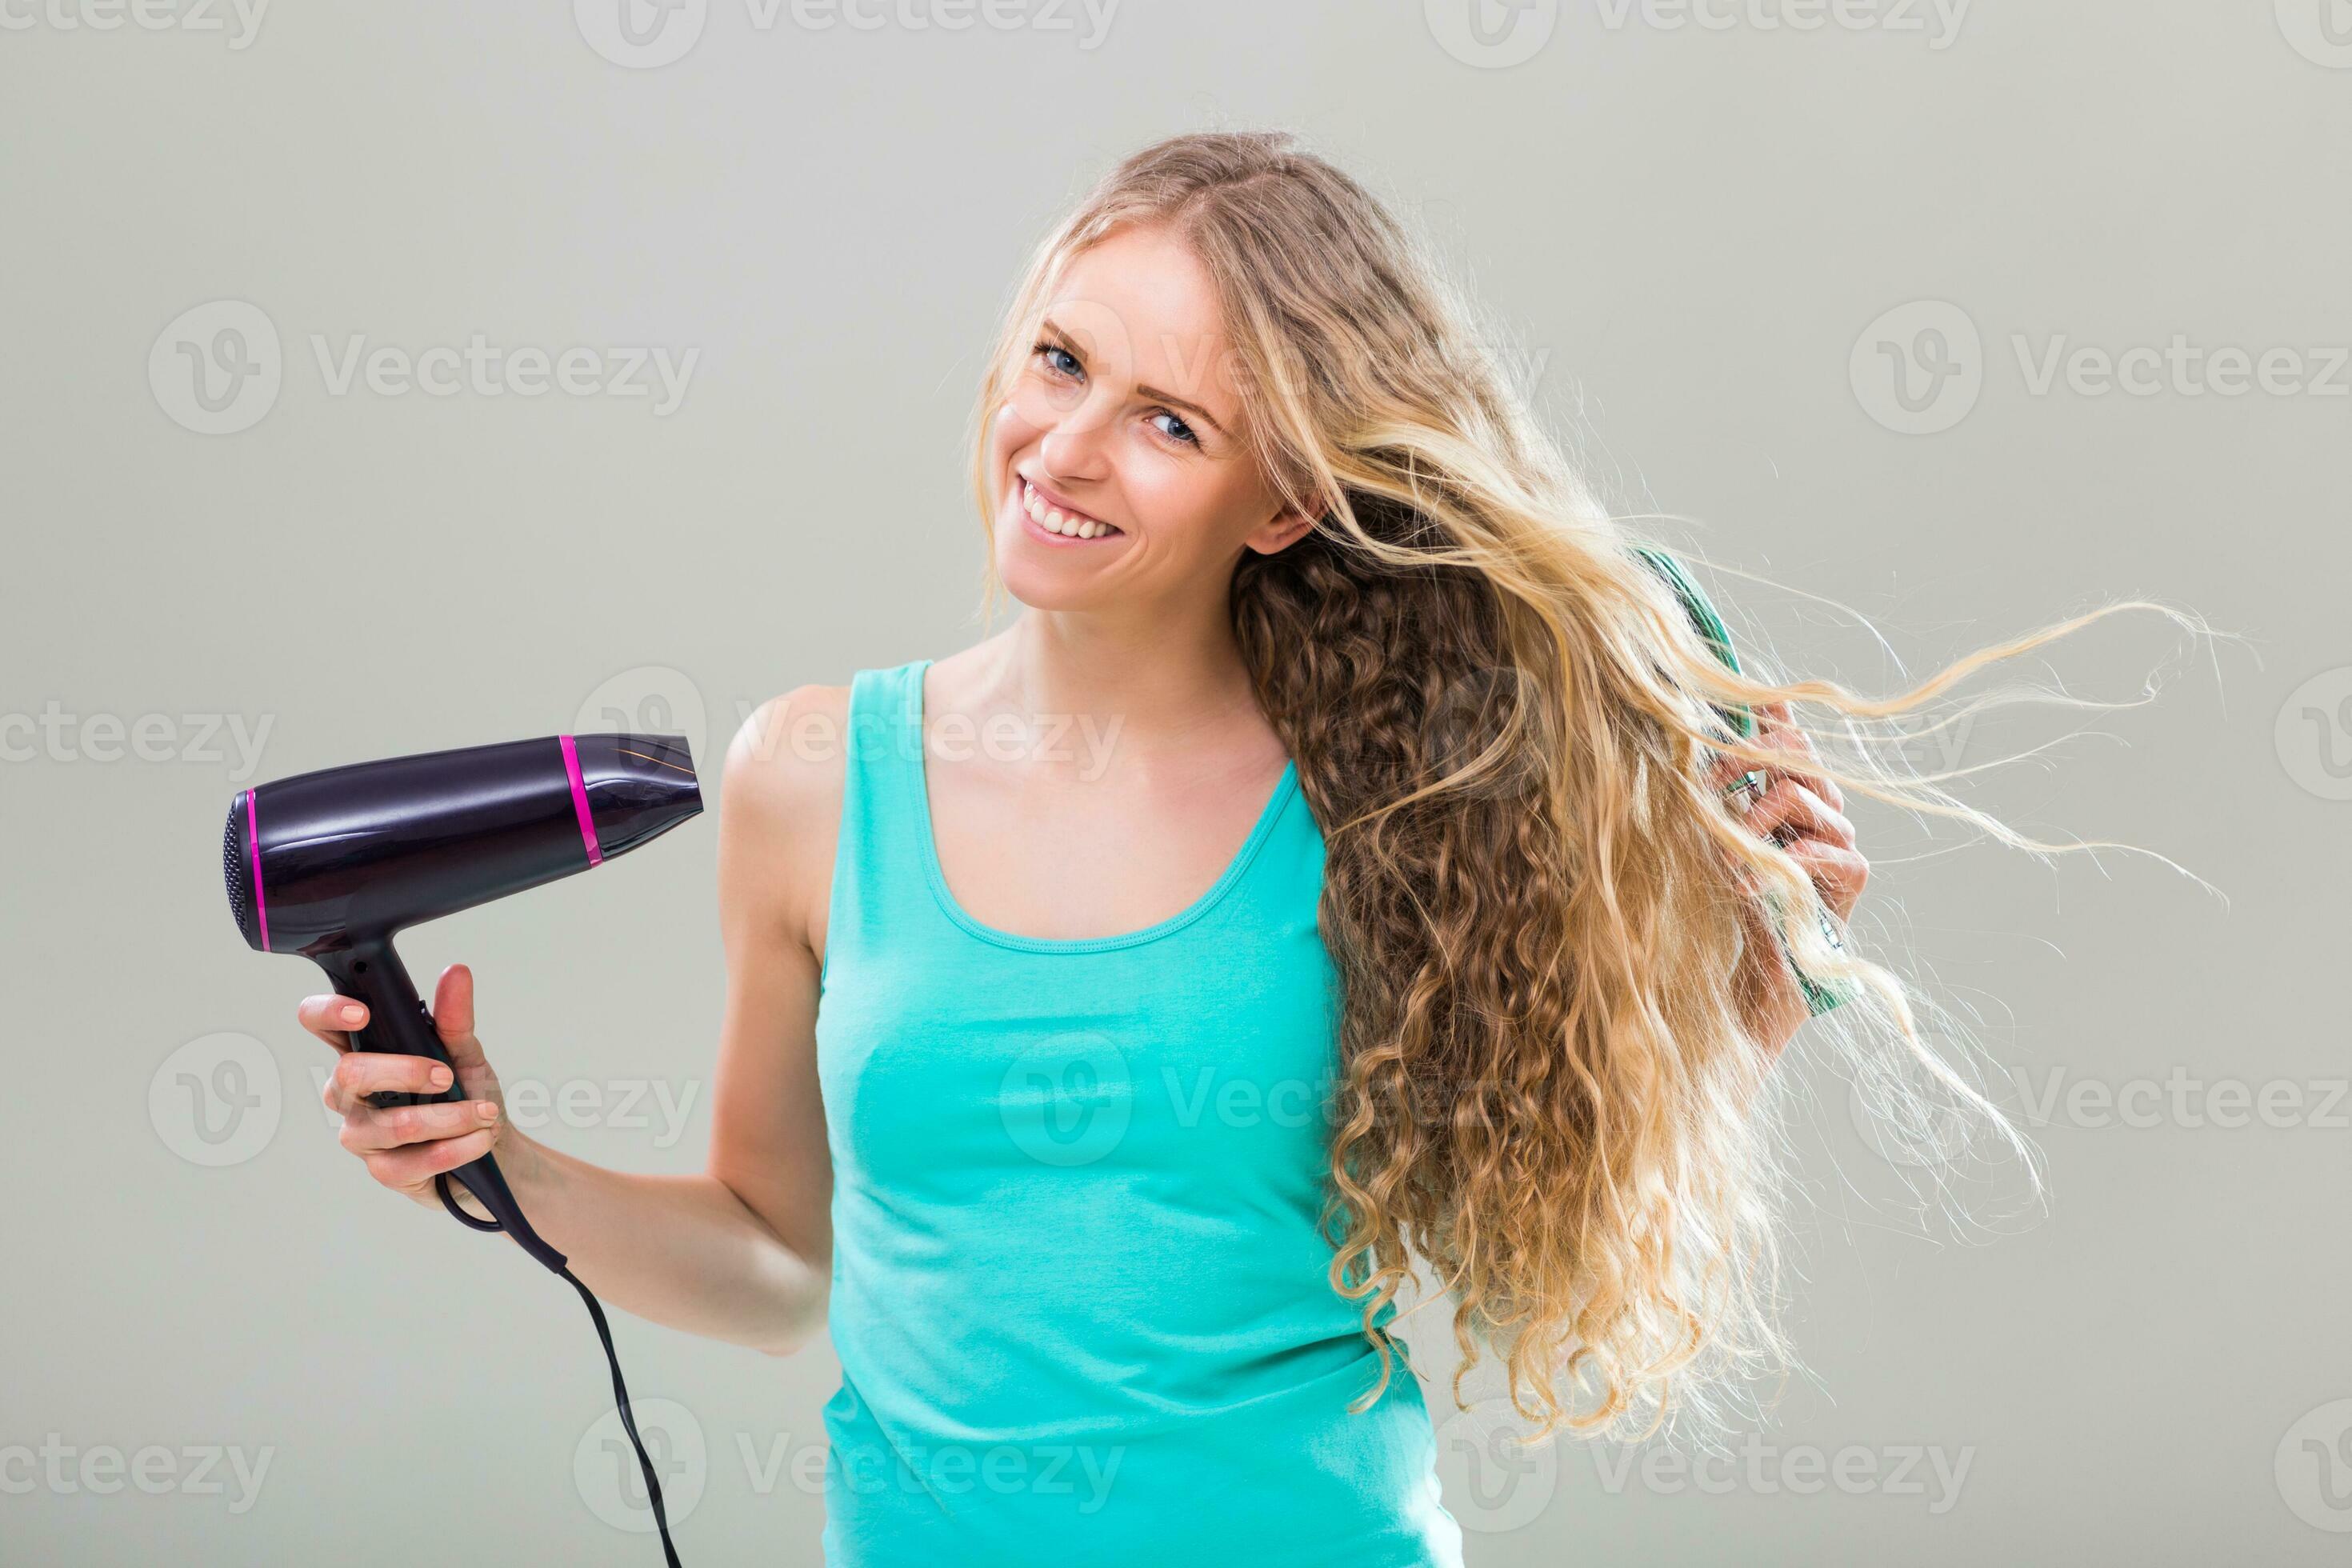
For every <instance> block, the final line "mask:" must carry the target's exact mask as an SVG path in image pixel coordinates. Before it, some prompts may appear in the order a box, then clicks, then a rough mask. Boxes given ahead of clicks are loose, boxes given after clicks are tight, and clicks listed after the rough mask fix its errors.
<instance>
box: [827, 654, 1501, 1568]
mask: <svg viewBox="0 0 2352 1568" xmlns="http://www.w3.org/2000/svg"><path fill="white" fill-rule="evenodd" d="M930 662H931V661H930V660H929V659H921V660H918V661H916V662H914V663H911V664H907V665H903V666H900V667H899V668H896V669H883V670H861V671H859V672H858V673H857V675H856V678H855V679H854V680H853V682H852V684H851V687H850V700H849V735H850V743H849V745H848V747H847V752H848V760H847V766H846V778H845V790H844V794H843V799H842V815H841V836H840V839H839V842H838V847H837V849H836V855H835V868H834V879H833V892H832V898H831V904H830V914H829V916H828V926H827V931H826V937H825V953H824V969H823V972H822V975H821V978H820V984H819V1003H818V1008H817V1019H816V1042H817V1062H818V1071H819V1075H820V1078H821V1079H822V1082H823V1087H824V1116H825V1131H826V1137H827V1141H828V1142H829V1144H830V1146H831V1150H832V1155H833V1173H834V1191H833V1204H832V1214H833V1237H834V1258H833V1296H832V1313H831V1328H832V1337H833V1343H834V1348H835V1352H837V1353H838V1355H839V1356H840V1360H841V1386H840V1388H839V1389H838V1390H837V1391H836V1392H835V1394H834V1395H833V1397H832V1398H831V1399H830V1400H828V1401H827V1402H826V1404H825V1406H824V1425H825V1432H826V1436H827V1437H828V1438H829V1440H830V1447H829V1451H828V1453H827V1456H826V1465H825V1494H824V1495H825V1512H826V1520H825V1527H824V1560H825V1562H826V1563H827V1564H829V1565H831V1568H899V1565H901V1564H905V1565H908V1568H913V1565H920V1568H938V1565H940V1564H955V1565H957V1568H999V1565H1002V1568H1034V1565H1035V1564H1037V1563H1055V1562H1067V1563H1118V1564H1121V1565H1122V1568H1151V1565H1154V1564H1162V1563H1165V1564H1170V1565H1178V1564H1181V1568H1202V1564H1204V1563H1206V1564H1212V1565H1214V1564H1221V1563H1234V1564H1240V1563H1248V1564H1253V1565H1255V1564H1258V1563H1282V1564H1285V1565H1286V1568H1317V1565H1320V1564H1328V1565H1329V1568H1460V1564H1461V1562H1462V1535H1461V1531H1460V1528H1459V1527H1458V1525H1457V1524H1456V1522H1455V1521H1454V1518H1453V1516H1452V1515H1451V1514H1449V1513H1448V1512H1447V1511H1446V1510H1445V1508H1444V1505H1443V1503H1442V1502H1441V1501H1440V1499H1439V1484H1438V1479H1437V1472H1436V1444H1435V1439H1434V1436H1433V1432H1432V1430H1431V1424H1430V1417H1429V1413H1428V1409H1427V1407H1426V1405H1424V1404H1423V1398H1422V1394H1421V1388H1420V1385H1419V1384H1418V1383H1417V1382H1416V1381H1415V1379H1414V1377H1413V1374H1412V1371H1411V1370H1410V1367H1409V1364H1408V1363H1407V1362H1406V1360H1405V1359H1404V1358H1403V1356H1402V1354H1400V1356H1399V1358H1398V1360H1397V1362H1396V1363H1395V1365H1394V1367H1393V1369H1392V1375H1391V1378H1390V1381H1389V1386H1388V1388H1387V1389H1386V1391H1384V1392H1383V1394H1381V1399H1380V1402H1379V1403H1378V1404H1377V1405H1373V1406H1372V1407H1371V1408H1370V1409H1369V1410H1366V1411H1364V1412H1362V1413H1360V1414H1350V1413H1349V1410H1348V1408H1347V1407H1348V1405H1349V1402H1351V1401H1353V1400H1355V1399H1357V1398H1359V1397H1360V1396H1361V1395H1362V1394H1366V1393H1368V1392H1369V1391H1370V1388H1371V1387H1372V1385H1373V1384H1374V1383H1375V1382H1377V1381H1378V1379H1379V1375H1380V1355H1379V1352H1377V1351H1375V1350H1374V1349H1373V1348H1372V1347H1371V1345H1370V1343H1369V1342H1366V1340H1365V1339H1364V1337H1363V1335H1362V1332H1361V1331H1360V1326H1359V1323H1358V1315H1359V1310H1360V1305H1359V1304H1358V1303H1354V1302H1349V1301H1347V1300H1342V1299H1341V1298H1340V1297H1339V1295H1338V1294H1336V1293H1335V1292H1334V1291H1333V1290H1332V1289H1331V1288H1330V1285H1329V1282H1328V1268H1329V1267H1330V1263H1331V1259H1332V1255H1333V1249H1332V1247H1331V1246H1330V1244H1329V1243H1328V1241H1327V1240H1325V1239H1324V1237H1322V1236H1321V1235H1320V1234H1319V1232H1318V1215H1319V1214H1320V1210H1321V1191H1322V1185H1321V1184H1322V1179H1323V1172H1324V1169H1325V1166H1326V1163H1327V1159H1328V1138H1327V1123H1326V1117H1327V1114H1328V1111H1327V1104H1328V1095H1329V1093H1330V1090H1331V1089H1332V1087H1333V1084H1334V1082H1335V1079H1336V1076H1337V1073H1338V1068H1339V1060H1338V1032H1337V1029H1338V1022H1339V980H1338V975H1337V972H1336V971H1335V970H1334V968H1333V967H1332V964H1331V962H1330V959H1329V955H1328V952H1326V950H1325V948H1324V945H1323V942H1322V939H1321V936H1320V934H1319V933H1318V930H1317V927H1316V908H1317V901H1318V897H1319V895H1320V892H1321V889H1322V878H1323V839H1322V834H1321V832H1320V830H1319V829H1318V826H1316V823H1315V821H1314V818H1313V816H1311V815H1310V814H1309V812H1308V809H1307V801H1306V799H1305V798H1304V797H1303V796H1302V795H1300V793H1299V788H1298V778H1297V765H1296V764H1295V763H1293V764H1291V765H1290V766H1287V767H1286V768H1285V769H1284V770H1283V775H1282V779H1281V782H1280V783H1279V784H1277V785H1276V788H1275V791H1274V794H1273V795H1272V797H1271V798H1269V799H1268V800H1267V802H1266V804H1265V807H1264V809H1263V810H1262V812H1261V813H1260V815H1259V816H1258V819H1257V822H1256V825H1255V827H1254V828H1253V829H1252V831H1251V833H1250V835H1249V837H1248V840H1247V841H1246V842H1245V843H1244V845H1243V846H1242V847H1241V850H1240V852H1239V853H1238V854H1236V855H1235V856H1234V858H1233V861H1232V862H1231V864H1230V865H1228V866H1227V867H1226V868H1225V870H1224V872H1223V875H1222V876H1221V877H1219V878H1218V879H1217V881H1216V883H1215V885H1214V886H1213V887H1211V888H1210V889H1209V890H1208V891H1207V892H1205V893H1203V894H1202V895H1201V897H1200V898H1199V899H1198V900H1195V901H1194V902H1193V903H1192V906H1191V907H1190V908H1188V909H1186V910H1183V911H1182V912H1181V913H1178V914H1175V915H1171V916H1170V917H1169V918H1168V919H1166V920H1163V921H1160V922H1158V923H1157V924H1154V925H1151V926H1148V927H1145V928H1143V929H1141V930H1139V931H1129V932H1127V933H1125V934H1123V935H1119V936H1110V937H1102V938H1096V939H1092V940H1087V941H1058V940H1045V939H1039V938H1034V937H1026V936H1019V935H1015V934H1013V933H1012V932H1008V931H998V930H995V929H993V928H992V927H990V926H987V925H983V924H982V923H981V922H980V921H976V920H974V919H972V918H971V916H970V915H969V914H967V913H966V912H965V911H964V910H961V908H959V907H958V906H957V904H956V902H955V900H954V899H953V897H952V896H951V895H950V893H949V891H948V888H947V882H946V879H945V878H944V877H943V876H942V875H941V874H940V862H939V855H938V849H937V846H936V844H935V841H934V839H933V837H932V834H931V826H930V810H929V795H928V790H927V786H926V784H925V781H924V772H923V752H922V746H921V734H922V700H923V698H922V687H923V674H924V671H925V670H926V669H927V668H929V664H930ZM1382 1321H1386V1320H1385V1319H1383V1320H1382ZM1400 1349H1402V1347H1400Z"/></svg>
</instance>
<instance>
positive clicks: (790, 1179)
mask: <svg viewBox="0 0 2352 1568" xmlns="http://www.w3.org/2000/svg"><path fill="white" fill-rule="evenodd" d="M844 707H845V694H844V693H843V691H842V690H841V689H839V688H814V687H804V688H802V689H799V690H797V691H794V692H793V693H790V694H789V695H788V696H787V697H784V698H782V699H779V700H776V701H774V702H772V703H769V704H768V705H767V706H765V707H763V708H762V709H761V710H760V712H759V713H757V714H754V715H753V716H752V718H751V720H750V721H747V722H746V724H745V725H744V728H743V730H742V731H740V732H739V733H738V734H737V736H736V738H735V742H734V744H733V745H732V746H730V748H729V751H728V755H727V761H726V773H725V780H724V785H723V795H722V810H721V812H720V815H719V922H720V928H721V933H722V936H723V939H724V942H725V945H726V953H727V1006H726V1016H725V1021H724V1023H723V1025H722V1027H721V1032H720V1039H719V1068H718V1083H717V1089H716V1092H715V1094H714V1095H713V1101H712V1104H713V1111H712V1114H713V1119H714V1125H713V1128H712V1133H711V1144H710V1154H709V1163H708V1165H707V1167H706V1169H705V1170H704V1172H703V1173H701V1174H699V1175H691V1176H651V1175H635V1174H631V1173H625V1172H620V1171H610V1170H606V1169H604V1167H602V1166H598V1165H593V1164H590V1163H587V1162H586V1161H583V1160H579V1159H575V1158H573V1157H572V1156H571V1155H568V1154H563V1153H561V1152H557V1151H555V1150H553V1149H551V1148H549V1147H548V1146H546V1145H545V1144H543V1143H541V1142H539V1141H538V1140H536V1139H533V1138H530V1137H528V1136H526V1135H524V1134H523V1133H521V1132H519V1131H516V1130H515V1129H514V1128H513V1127H512V1126H510V1125H509V1124H508V1123H507V1121H506V1119H505V1117H504V1115H503V1111H502V1109H501V1107H502V1100H501V1098H500V1095H499V1084H498V1078H497V1075H496V1074H495V1073H493V1072H492V1071H491V1070H490V1067H489V1064H488V1060H487V1059H486V1058H485V1057H484V1054H483V1050H482V1046H481V1042H480V1041H479V1040H478V1038H476V1037H475V1033H474V984H473V976H472V973H470V972H469V971H468V970H467V968H466V967H465V966H464V965H462V964H453V965H451V966H450V967H449V969H448V970H446V972H445V973H443V974H442V976H441V979H440V983H439V984H438V986H437V987H436V992H435V998H434V1008H433V1012H434V1017H435V1020H436V1024H437V1026H438V1027H439V1030H440V1034H441V1038H442V1042H443V1044H444V1046H445V1047H446V1048H447V1050H448V1052H449V1056H450V1059H451V1060H452V1062H454V1063H455V1064H456V1067H457V1079H458V1082H459V1083H460V1084H461V1085H463V1086H464V1088H465V1089H466V1091H467V1099H466V1100H463V1101H458V1102H454V1103H451V1104H447V1105H420V1106H413V1107H408V1108H405V1109H402V1110H374V1109H372V1108H370V1107H369V1106H367V1105H366V1104H365V1103H364V1102H363V1101H362V1099H361V1098H360V1097H361V1096H362V1095H365V1094H368V1093H371V1092H373V1091H375V1090H379V1089H404V1090H408V1091H411V1092H415V1091H418V1090H425V1089H435V1088H437V1087H438V1086H436V1085H435V1084H434V1083H433V1082H432V1081H431V1078H432V1075H433V1074H434V1073H435V1072H436V1071H438V1070H441V1069H439V1068H438V1067H437V1064H436V1063H433V1062H430V1061H428V1060H426V1059H425V1058H421V1057H395V1056H380V1055H369V1054H366V1053H362V1052H354V1051H352V1050H351V1048H350V1042H349V1039H348V1037H347V1036H346V1034H345V1031H346V1030H347V1029H350V1028H353V1027H356V1026H358V1024H359V1023H361V1022H362V1020H363V1015H362V1017H352V1016H348V1015H346V1014H344V1013H342V1012H341V1009H342V1008H344V1007H346V1006H350V1005H355V1004H349V1003H346V1002H345V1001H344V1000H343V999H342V998H341V997H337V996H314V997H310V998H309V999H308V1000H306V1001H305V1002H304V1003H303V1005H302V1008H301V1015H300V1016H301V1019H302V1022H303V1025H304V1026H305V1027H308V1028H309V1029H310V1030H311V1032H312V1033H314V1034H316V1035H318V1036H319V1037H320V1038H322V1039H324V1040H326V1041H327V1042H328V1043H329V1044H330V1045H332V1046H334V1047H336V1048H337V1049H338V1050H340V1051H341V1052H343V1053H344V1054H343V1059H342V1060H341V1063H339V1064H338V1066H337V1068H336V1072H335V1076H334V1077H333V1079H331V1080H330V1082H329V1083H328V1086H327V1093H326V1099H327V1103H328V1104H329V1105H330V1106H331V1107H332V1108H333V1109H335V1110H338V1111H341V1113H342V1115H343V1118H344V1124H343V1131H342V1142H343V1145H344V1147H345V1148H347V1149H350V1150H351V1151H352V1152H353V1153H354V1154H357V1155H359V1156H360V1158H361V1159H362V1160H363V1161H364V1162H366V1163H367V1166H368V1169H369V1172H370V1173H372V1174H373V1176H374V1177H375V1179H376V1180H377V1181H378V1182H380V1183H382V1184H384V1185H385V1186H388V1187H392V1188H394V1190H396V1191H399V1192H403V1193H405V1194H407V1195H408V1196H409V1197H411V1198H412V1199H414V1200H415V1201H417V1202H419V1203H423V1204H427V1205H433V1206H435V1207H436V1208H437V1207H438V1206H439V1199H438V1198H437V1197H436V1194H435V1193H434V1189H433V1177H434V1175H435V1174H436V1173H438V1172H442V1171H446V1170H450V1169H453V1168H455V1167H456V1166H457V1165H461V1164H464V1163H467V1162H468V1161H471V1160H475V1159H478V1158H479V1157H480V1156H481V1155H482V1154H483V1153H484V1152H489V1151H491V1150H495V1151H496V1152H497V1154H498V1158H499V1166H500V1168H501V1169H502V1170H503V1171H504V1172H505V1173H506V1176H507V1180H508V1183H509V1185H511V1186H512V1187H513V1188H514V1192H515V1196H516V1199H517V1201H518V1202H520V1204H521V1205H522V1209H523V1212H524V1213H525V1214H527V1215H530V1221H531V1224H532V1226H534V1227H536V1228H537V1229H538V1230H539V1232H540V1234H541V1235H542V1236H544V1237H546V1238H547V1240H548V1242H549V1243H550V1244H551V1246H553V1247H555V1248H556V1249H557V1250H558V1251H560V1252H563V1253H565V1254H568V1255H569V1257H570V1258H571V1263H572V1272H573V1273H575V1274H577V1275H578V1276H579V1277H580V1279H582V1280H583V1282H584V1283H585V1284H586V1285H587V1286H588V1287H589V1289H592V1290H593V1291H595V1292H596V1294H597V1295H598V1296H599V1297H601V1298H603V1299H604V1300H605V1301H607V1302H609V1303H611V1304H612V1305H614V1306H616V1307H619V1308H621V1309H623V1310H626V1311H629V1312H633V1313H635V1314H636V1315H637V1316H639V1317H642V1318H646V1319H649V1320H651V1321H655V1322H658V1323H666V1324H667V1325H669V1326H670V1327H672V1328H677V1329H683V1330H685V1331H688V1332H689V1333H697V1334H702V1335H706V1336H708V1337H710V1338H713V1339H720V1340H726V1341H730V1342H733V1343H737V1344H743V1345H749V1346H751V1347H753V1348H754V1349H758V1350H761V1351H764V1352H768V1353H770V1354H773V1355H783V1354H789V1353H790V1352H793V1351H794V1350H797V1349H799V1348H800V1346H801V1345H803V1344H804V1343H805V1342H807V1341H808V1340H809V1339H811V1338H812V1337H814V1334H815V1333H816V1331H817V1330H818V1329H820V1328H821V1327H822V1326H823V1325H824V1314H825V1305H826V1300H827V1296H828V1288H829V1282H830V1277H831V1270H832V1257H833V1237H832V1228H831V1224H830V1218H829V1215H830V1208H831V1203H832V1194H833V1173H832V1164H831V1161H830V1159H829V1156H828V1152H827V1149H826V1144H825V1127H824V1104H823V1100H822V1099H821V1098H820V1095H819V1092H818V1086H817V1076H816V1033H815V1027H816V991H817V973H818V965H817V958H816V952H817V949H816V947H815V946H814V939H815V937H816V933H817V932H818V931H821V929H822V925H823V920H824V905H825V900H826V899H827V897H828V896H829V893H830V889H831V881H832V847H833V842H834V838H835V831H836V826H837V824H838V822H839V818H840V799H841V767H840V762H839V753H840V748H839V747H838V746H834V747H830V748H825V749H824V750H822V751H817V750H815V749H811V750H810V752H809V754H806V755H803V754H801V752H797V751H795V749H794V748H793V746H792V745H791V744H790V743H789V739H788V737H787V736H786V734H785V732H784V729H783V724H784V721H785V718H786V715H787V714H789V715H790V716H792V717H795V718H797V717H799V716H800V715H802V714H803V713H808V712H815V713H818V714H820V715H828V716H831V717H832V718H833V719H834V721H835V727H834V728H833V729H832V730H831V731H829V732H831V733H834V734H836V735H837V734H839V733H840V732H841V731H840V728H839V715H840V714H841V712H842V710H843V709H844ZM461 1201H462V1200H461ZM467 1206H468V1207H469V1208H471V1207H472V1206H473V1205H471V1204H470V1203H468V1205H467ZM475 1212H479V1211H478V1210H476V1211H475Z"/></svg>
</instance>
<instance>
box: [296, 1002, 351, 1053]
mask: <svg viewBox="0 0 2352 1568" xmlns="http://www.w3.org/2000/svg"><path fill="white" fill-rule="evenodd" d="M294 1017H295V1020H296V1021H297V1022H298V1023H299V1024H300V1025H301V1026H303V1027H304V1028H306V1029H308V1030H310V1033H312V1034H314V1035H316V1036H318V1037H319V1038H320V1039H322V1040H324V1041H326V1042H327V1044H329V1045H331V1046H332V1047H335V1049H337V1050H339V1051H348V1050H350V1049H351V1048H352V1037H351V1031H352V1030H353V1029H357V1028H359V1027H361V1026H362V1025H364V1024H366V1022H367V1009H366V1008H365V1007H363V1006H362V1005H360V1004H359V1003H357V1002H354V1001H352V999H351V998H350V997H348V996H305V997H303V998H302V1002H301V1005H299V1006H298V1007H296V1008H295V1009H294Z"/></svg>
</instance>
